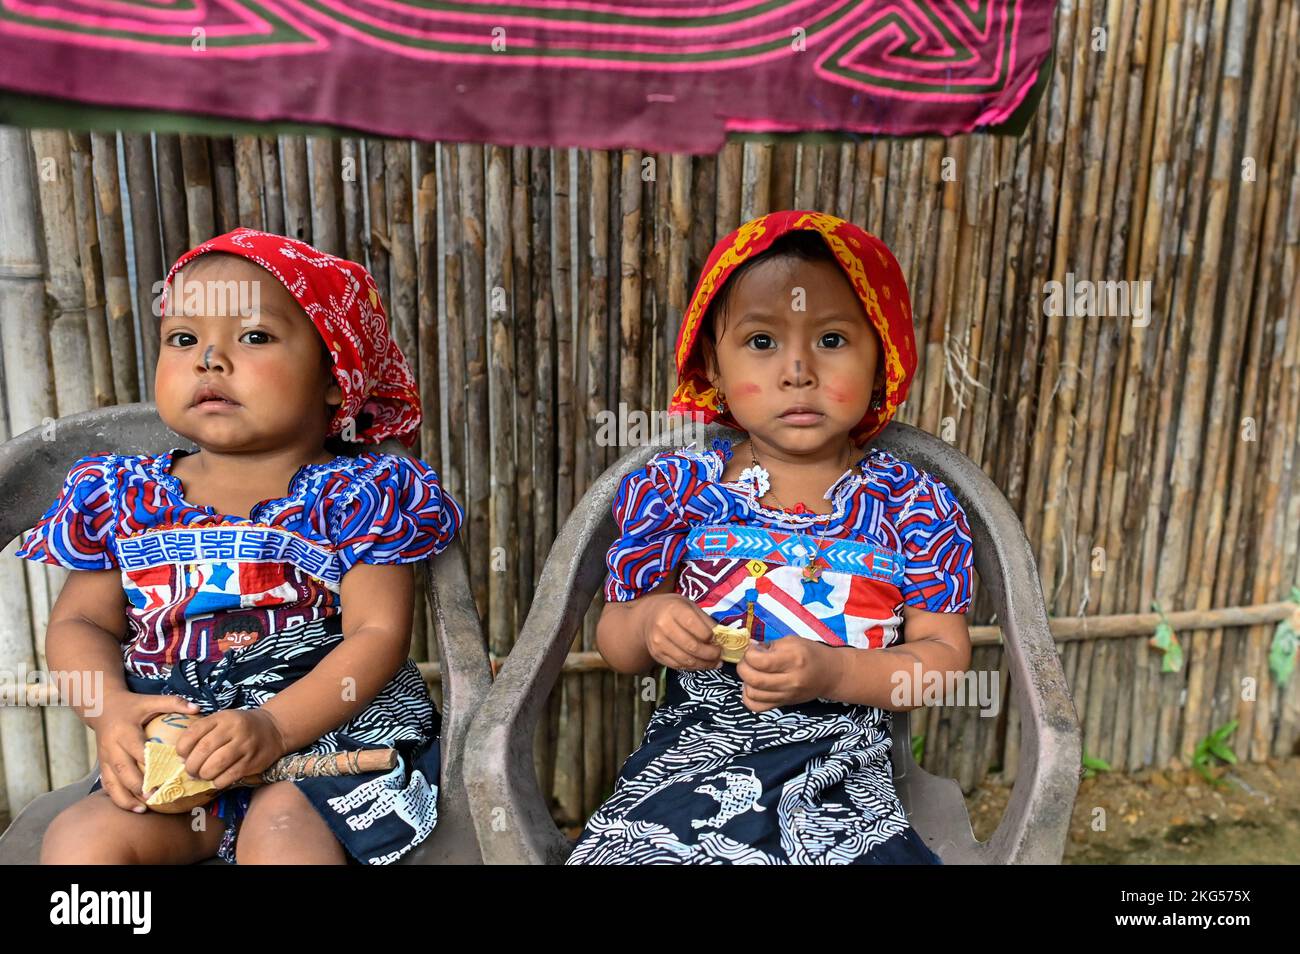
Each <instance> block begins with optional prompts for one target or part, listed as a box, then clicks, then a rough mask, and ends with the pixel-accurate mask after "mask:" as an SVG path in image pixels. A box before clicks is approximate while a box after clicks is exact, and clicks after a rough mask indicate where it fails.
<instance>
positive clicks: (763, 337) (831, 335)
mask: <svg viewBox="0 0 1300 954" xmlns="http://www.w3.org/2000/svg"><path fill="white" fill-rule="evenodd" d="M846 341H847V339H846V338H845V337H844V336H843V335H842V334H840V333H839V332H838V331H828V332H826V334H824V335H822V336H821V337H820V338H819V339H818V343H819V344H820V345H821V346H822V347H823V348H830V349H832V350H834V349H836V348H840V347H843V346H844V344H845V342H846ZM745 344H747V345H748V346H749V347H751V348H753V349H754V350H756V351H768V350H771V349H772V348H775V347H776V341H775V340H774V339H773V338H772V336H771V335H768V334H756V335H753V336H752V337H751V338H750V339H749V340H748V341H747V342H745Z"/></svg>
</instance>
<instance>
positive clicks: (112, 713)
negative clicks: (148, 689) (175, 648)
mask: <svg viewBox="0 0 1300 954" xmlns="http://www.w3.org/2000/svg"><path fill="white" fill-rule="evenodd" d="M198 708H199V707H198V706H196V705H195V704H194V703H192V702H189V701H188V700H186V699H182V698H181V697H180V696H163V695H145V694H142V693H136V692H123V693H120V694H118V695H115V696H112V697H111V698H110V699H106V700H105V701H104V711H103V712H102V713H100V714H99V715H98V716H96V717H95V718H94V719H88V720H87V722H88V723H90V726H91V728H92V729H94V730H95V751H96V755H97V756H98V758H99V783H100V784H101V785H102V786H103V787H104V791H105V792H107V793H108V797H109V798H110V799H111V800H112V802H113V804H114V805H116V806H117V807H118V808H123V809H126V810H127V811H134V812H144V811H148V809H147V808H146V807H145V804H144V727H145V726H146V725H147V724H148V723H149V721H150V720H151V719H153V717H154V716H158V715H162V714H163V713H165V712H180V713H183V714H185V715H194V713H195V712H197V711H198Z"/></svg>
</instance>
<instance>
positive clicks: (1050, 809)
mask: <svg viewBox="0 0 1300 954" xmlns="http://www.w3.org/2000/svg"><path fill="white" fill-rule="evenodd" d="M877 443H878V444H879V445H880V446H883V447H885V448H887V449H888V450H889V451H890V452H891V453H893V454H895V455H896V456H898V457H900V458H902V459H905V460H907V461H908V462H909V463H911V464H913V465H914V466H916V467H920V468H921V469H923V470H926V471H929V472H930V473H931V474H933V475H934V476H936V477H938V478H939V479H940V480H942V481H944V483H946V484H948V486H949V489H950V490H952V492H953V494H954V495H955V496H956V497H957V500H958V502H959V503H960V504H961V505H962V507H963V508H964V509H965V511H966V516H967V519H968V521H969V523H970V525H971V532H972V533H973V534H974V535H975V536H977V537H979V538H980V545H979V546H977V547H976V548H975V569H976V570H977V571H978V573H979V575H980V578H981V579H982V580H984V581H986V583H987V584H988V585H987V586H986V591H987V592H988V594H989V596H990V597H991V598H992V601H993V608H994V611H995V612H996V614H997V619H998V621H999V623H1000V625H1001V627H1002V634H1003V651H1004V652H1005V653H1006V654H1007V667H1008V671H1009V674H1010V676H1011V684H1012V686H1013V688H1014V691H1015V693H1016V702H1017V704H1018V706H1019V709H1020V725H1021V734H1022V742H1021V748H1020V765H1019V767H1018V769H1017V772H1016V782H1015V784H1014V785H1013V786H1012V790H1011V800H1010V802H1009V803H1008V805H1007V810H1006V814H1005V815H1004V816H1003V818H1002V821H1001V822H1000V823H999V825H998V827H997V830H996V831H995V832H994V833H993V835H992V836H991V837H990V838H989V840H988V841H986V842H984V843H983V844H980V845H977V847H976V851H975V854H976V856H982V857H979V860H980V861H982V862H984V863H986V864H1012V863H1019V864H1059V863H1060V861H1061V857H1062V855H1063V854H1064V852H1065V839H1066V836H1067V834H1068V831H1069V824H1070V814H1071V810H1072V809H1073V807H1074V799H1075V796H1076V794H1077V793H1078V789H1079V768H1080V764H1081V763H1080V756H1081V745H1080V738H1079V720H1078V716H1077V714H1076V713H1075V709H1074V701H1073V699H1072V698H1071V696H1070V691H1069V687H1068V686H1067V685H1066V682H1065V673H1064V671H1063V670H1062V669H1061V660H1060V655H1059V651H1058V650H1057V647H1056V641H1055V640H1054V639H1053V637H1052V633H1051V630H1050V629H1049V627H1048V625H1047V609H1046V606H1045V605H1044V601H1043V592H1042V585H1041V583H1040V581H1039V577H1038V566H1037V563H1036V562H1035V560H1034V555H1033V552H1032V551H1031V550H1030V548H1029V540H1028V539H1027V538H1026V537H1025V531H1024V528H1023V527H1022V526H1021V524H1020V521H1019V520H1018V519H1017V518H1016V515H1015V512H1014V511H1013V510H1012V509H1011V505H1010V504H1009V503H1008V502H1007V500H1006V498H1005V497H1004V496H1003V495H1002V492H1001V491H1000V490H999V489H998V488H997V485H996V484H994V483H993V481H992V480H990V479H989V478H988V475H986V474H985V473H984V471H983V470H981V469H980V468H979V467H978V466H976V465H975V463H974V462H973V461H971V460H970V459H969V458H968V457H966V456H965V455H963V454H962V453H961V452H960V451H958V450H956V449H955V448H953V447H951V446H950V445H948V444H947V443H945V442H944V441H942V440H940V439H939V438H937V437H935V436H933V435H931V434H927V433H925V432H924V431H920V430H918V429H916V428H914V427H910V426H908V425H905V424H898V423H892V424H890V425H889V426H888V427H887V428H886V429H885V431H884V432H883V433H882V434H881V435H880V437H879V438H878V441H877Z"/></svg>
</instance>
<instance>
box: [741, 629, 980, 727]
mask: <svg viewBox="0 0 1300 954" xmlns="http://www.w3.org/2000/svg"><path fill="white" fill-rule="evenodd" d="M903 632H904V634H905V635H904V639H905V642H903V643H900V644H898V645H895V646H891V647H889V648H888V649H857V648H853V647H845V646H827V645H826V644H825V643H820V642H817V641H815V640H811V639H803V638H802V637H786V638H784V639H778V640H773V641H771V642H770V643H769V644H759V645H757V646H751V647H750V649H749V651H748V652H746V653H745V657H744V658H743V659H742V660H741V661H740V663H739V664H737V666H736V673H737V675H739V676H740V678H741V681H743V682H744V684H745V688H744V692H743V697H742V698H743V701H744V703H745V705H746V706H748V707H749V708H750V709H752V710H753V711H755V712H762V711H763V710H765V709H772V708H776V707H777V706H783V705H793V704H797V703H801V702H807V701H809V700H811V699H830V700H833V701H836V702H847V703H850V704H857V705H868V706H877V707H878V708H881V709H892V710H894V711H897V712H906V711H910V710H912V709H917V708H920V706H921V705H922V703H923V696H922V690H923V689H924V687H925V686H926V684H927V678H926V675H927V673H930V672H932V671H937V672H950V671H956V672H964V671H965V670H966V668H967V667H968V666H969V665H970V632H969V630H968V629H967V626H966V617H965V615H964V614H961V613H930V612H927V611H926V610H921V609H916V608H915V607H913V606H904V608H903ZM918 663H919V664H920V671H919V675H920V678H919V680H918V678H917V675H918V673H917V668H916V667H917V664H918ZM896 674H897V675H896ZM931 678H932V677H931ZM900 691H901V693H902V697H903V699H904V700H905V703H906V704H904V705H899V704H897V703H896V702H895V698H896V693H899V692H900Z"/></svg>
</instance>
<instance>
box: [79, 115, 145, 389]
mask: <svg viewBox="0 0 1300 954" xmlns="http://www.w3.org/2000/svg"><path fill="white" fill-rule="evenodd" d="M90 140H91V151H92V160H91V161H92V166H93V173H94V180H95V221H96V223H97V224H98V226H99V247H100V255H101V261H102V262H103V267H104V272H103V279H104V302H105V308H106V312H107V319H108V340H109V352H110V354H111V355H112V364H113V390H114V391H115V392H116V394H117V400H118V403H120V404H132V403H135V402H136V401H139V400H140V378H139V374H138V373H137V370H136V350H135V319H134V316H133V315H132V310H131V281H130V278H129V276H128V275H127V270H126V234H125V225H124V224H123V222H122V196H121V190H120V187H119V185H118V167H117V136H116V134H114V133H92V134H91V136H90Z"/></svg>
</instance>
